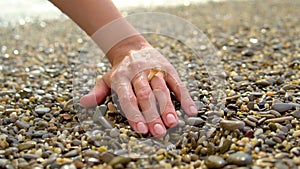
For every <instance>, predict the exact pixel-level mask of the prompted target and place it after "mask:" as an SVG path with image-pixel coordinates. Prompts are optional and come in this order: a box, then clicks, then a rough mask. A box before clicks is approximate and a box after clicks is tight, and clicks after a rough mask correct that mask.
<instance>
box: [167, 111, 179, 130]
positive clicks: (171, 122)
mask: <svg viewBox="0 0 300 169" xmlns="http://www.w3.org/2000/svg"><path fill="white" fill-rule="evenodd" d="M167 122H168V124H169V126H172V127H173V126H175V125H176V124H177V122H178V121H177V120H176V118H175V116H174V114H173V113H169V114H168V115H167Z"/></svg>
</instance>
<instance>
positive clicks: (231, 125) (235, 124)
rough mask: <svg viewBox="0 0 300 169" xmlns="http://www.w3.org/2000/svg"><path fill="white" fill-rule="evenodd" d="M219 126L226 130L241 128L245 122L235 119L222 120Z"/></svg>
mask: <svg viewBox="0 0 300 169" xmlns="http://www.w3.org/2000/svg"><path fill="white" fill-rule="evenodd" d="M220 126H221V127H222V128H224V129H226V130H230V131H234V130H236V129H240V130H241V129H243V128H244V127H245V122H243V121H236V120H222V121H221V122H220Z"/></svg>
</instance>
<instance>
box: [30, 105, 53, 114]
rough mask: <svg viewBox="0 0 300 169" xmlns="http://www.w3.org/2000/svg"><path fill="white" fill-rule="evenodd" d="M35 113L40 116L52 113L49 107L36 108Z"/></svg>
mask: <svg viewBox="0 0 300 169" xmlns="http://www.w3.org/2000/svg"><path fill="white" fill-rule="evenodd" d="M34 111H35V112H36V113H37V114H39V115H44V114H45V113H49V112H50V108H48V107H36V108H35V109H34Z"/></svg>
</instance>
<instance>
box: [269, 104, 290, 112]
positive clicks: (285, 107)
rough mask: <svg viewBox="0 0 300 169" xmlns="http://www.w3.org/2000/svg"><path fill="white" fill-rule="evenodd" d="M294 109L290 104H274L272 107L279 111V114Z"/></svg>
mask: <svg viewBox="0 0 300 169" xmlns="http://www.w3.org/2000/svg"><path fill="white" fill-rule="evenodd" d="M292 108H293V105H291V104H289V103H274V104H273V106H272V109H273V110H276V111H278V112H279V113H284V112H286V111H288V110H291V109H292Z"/></svg>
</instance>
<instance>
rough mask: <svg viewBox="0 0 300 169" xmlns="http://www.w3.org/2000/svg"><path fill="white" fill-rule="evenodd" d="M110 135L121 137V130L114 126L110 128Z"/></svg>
mask: <svg viewBox="0 0 300 169" xmlns="http://www.w3.org/2000/svg"><path fill="white" fill-rule="evenodd" d="M109 135H110V137H113V138H116V137H119V135H120V130H119V129H117V128H113V129H111V130H110V132H109Z"/></svg>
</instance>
